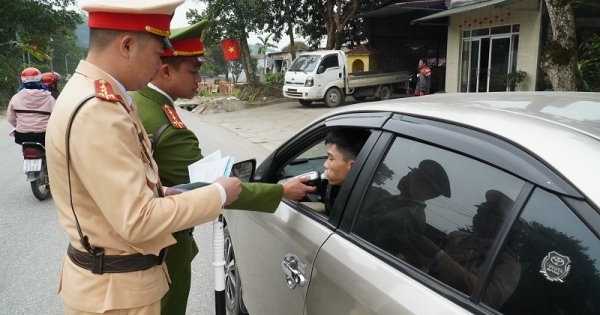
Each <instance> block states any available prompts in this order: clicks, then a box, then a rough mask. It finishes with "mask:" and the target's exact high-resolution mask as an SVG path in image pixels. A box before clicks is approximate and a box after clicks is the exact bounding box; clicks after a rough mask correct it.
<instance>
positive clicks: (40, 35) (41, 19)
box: [0, 0, 81, 107]
mask: <svg viewBox="0 0 600 315" xmlns="http://www.w3.org/2000/svg"><path fill="white" fill-rule="evenodd" d="M75 4H76V1H75V0H0V16H2V19H0V106H2V107H5V106H6V104H7V103H8V100H9V99H10V97H12V95H13V94H14V93H15V91H16V90H17V88H18V86H19V84H20V80H19V76H20V73H21V71H22V70H23V68H24V67H26V66H28V65H29V63H31V66H37V67H39V68H40V70H42V71H47V70H50V66H49V63H48V62H47V61H46V60H44V59H45V57H43V55H49V54H48V51H49V47H50V43H51V41H50V39H51V38H54V37H58V35H67V34H71V33H72V32H73V30H74V29H75V27H76V25H77V24H78V23H80V22H81V17H80V16H79V14H78V13H77V12H75V11H71V10H68V9H67V8H68V7H69V6H72V5H75ZM34 47H35V49H33V48H34ZM26 52H29V56H30V58H29V59H28V58H27V53H26ZM32 53H33V58H31V56H32ZM38 53H39V54H38ZM36 56H38V57H41V59H42V60H41V61H40V60H38V59H36V58H35V57H36Z"/></svg>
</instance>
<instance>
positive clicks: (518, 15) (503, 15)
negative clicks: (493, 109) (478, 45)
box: [446, 0, 542, 93]
mask: <svg viewBox="0 0 600 315" xmlns="http://www.w3.org/2000/svg"><path fill="white" fill-rule="evenodd" d="M539 7H540V2H539V1H538V0H524V1H521V2H518V3H515V4H512V5H509V6H506V7H503V8H501V9H496V8H494V6H489V7H486V8H482V9H478V10H472V11H467V12H465V13H459V14H455V15H452V16H450V25H449V26H448V53H447V59H446V92H448V93H456V92H458V91H459V84H460V53H461V44H462V32H463V31H466V30H473V29H478V28H480V27H482V26H483V24H482V25H480V24H479V22H480V21H482V19H483V18H486V17H487V20H484V21H485V23H486V25H487V27H494V26H501V25H506V24H520V26H521V27H520V31H519V48H518V54H517V70H523V71H525V72H527V74H528V76H527V78H526V79H525V81H524V82H523V83H521V85H520V86H519V90H520V91H534V90H535V78H536V76H537V64H538V55H539V47H540V28H541V25H540V24H541V16H542V15H541V10H540V9H539ZM508 13H510V15H508ZM496 16H498V18H496ZM474 20H477V22H473V21H474ZM500 20H504V21H503V22H501V21H500ZM464 21H467V25H465V23H464ZM489 21H492V22H493V23H491V24H490V23H489ZM469 23H470V24H471V26H470V27H469V26H468V24H469ZM460 25H463V26H462V27H460Z"/></svg>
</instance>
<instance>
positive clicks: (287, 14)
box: [265, 0, 302, 59]
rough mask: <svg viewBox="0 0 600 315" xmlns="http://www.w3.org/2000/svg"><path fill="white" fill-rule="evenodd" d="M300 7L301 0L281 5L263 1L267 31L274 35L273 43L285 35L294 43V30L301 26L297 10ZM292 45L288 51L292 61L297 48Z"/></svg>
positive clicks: (267, 0) (287, 0)
mask: <svg viewBox="0 0 600 315" xmlns="http://www.w3.org/2000/svg"><path fill="white" fill-rule="evenodd" d="M282 4H283V5H282ZM301 6H302V1H301V0H283V3H281V1H280V0H265V8H267V14H268V24H267V29H268V30H269V31H270V32H271V33H273V34H274V37H273V39H274V40H275V41H279V40H280V39H281V38H282V35H283V34H284V33H285V35H287V36H288V38H289V40H290V43H294V44H295V43H296V41H295V40H294V29H297V28H298V26H299V25H300V24H301V23H300V22H299V21H301V20H300V10H299V8H300V7H301ZM297 21H298V22H297ZM294 44H290V47H289V50H288V51H289V52H290V53H292V59H295V58H296V51H297V50H298V47H295V46H294Z"/></svg>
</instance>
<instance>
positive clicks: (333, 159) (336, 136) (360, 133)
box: [318, 127, 371, 215]
mask: <svg viewBox="0 0 600 315" xmlns="http://www.w3.org/2000/svg"><path fill="white" fill-rule="evenodd" d="M370 135H371V132H370V131H369V130H367V129H363V128H353V127H347V128H341V129H336V130H334V131H331V132H329V133H328V134H327V136H326V137H325V145H327V146H328V149H327V160H326V161H325V164H324V165H323V166H324V167H325V174H326V178H327V179H326V180H325V181H324V183H323V184H322V185H320V186H319V188H318V191H319V195H320V201H322V202H323V203H324V204H325V214H326V215H329V214H330V213H331V209H332V208H333V204H334V203H335V199H336V198H337V195H338V193H339V191H340V187H342V184H343V183H344V181H345V180H346V177H347V176H348V173H349V172H350V169H351V168H352V166H353V165H354V161H355V160H356V157H357V156H358V153H359V152H360V150H361V149H362V147H363V145H364V144H365V142H366V141H367V139H368V138H369V136H370Z"/></svg>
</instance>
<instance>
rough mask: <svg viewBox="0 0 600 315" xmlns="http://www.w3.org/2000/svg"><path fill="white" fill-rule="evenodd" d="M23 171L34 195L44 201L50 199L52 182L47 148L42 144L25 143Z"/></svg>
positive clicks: (23, 147)
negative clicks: (48, 166)
mask: <svg viewBox="0 0 600 315" xmlns="http://www.w3.org/2000/svg"><path fill="white" fill-rule="evenodd" d="M21 147H22V150H23V171H24V172H25V175H27V181H28V182H30V184H31V191H32V192H33V195H34V196H35V197H36V198H37V199H39V200H44V199H46V198H48V197H50V181H49V180H48V168H47V165H46V148H44V146H43V145H42V144H41V143H37V142H23V144H22V145H21Z"/></svg>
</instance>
